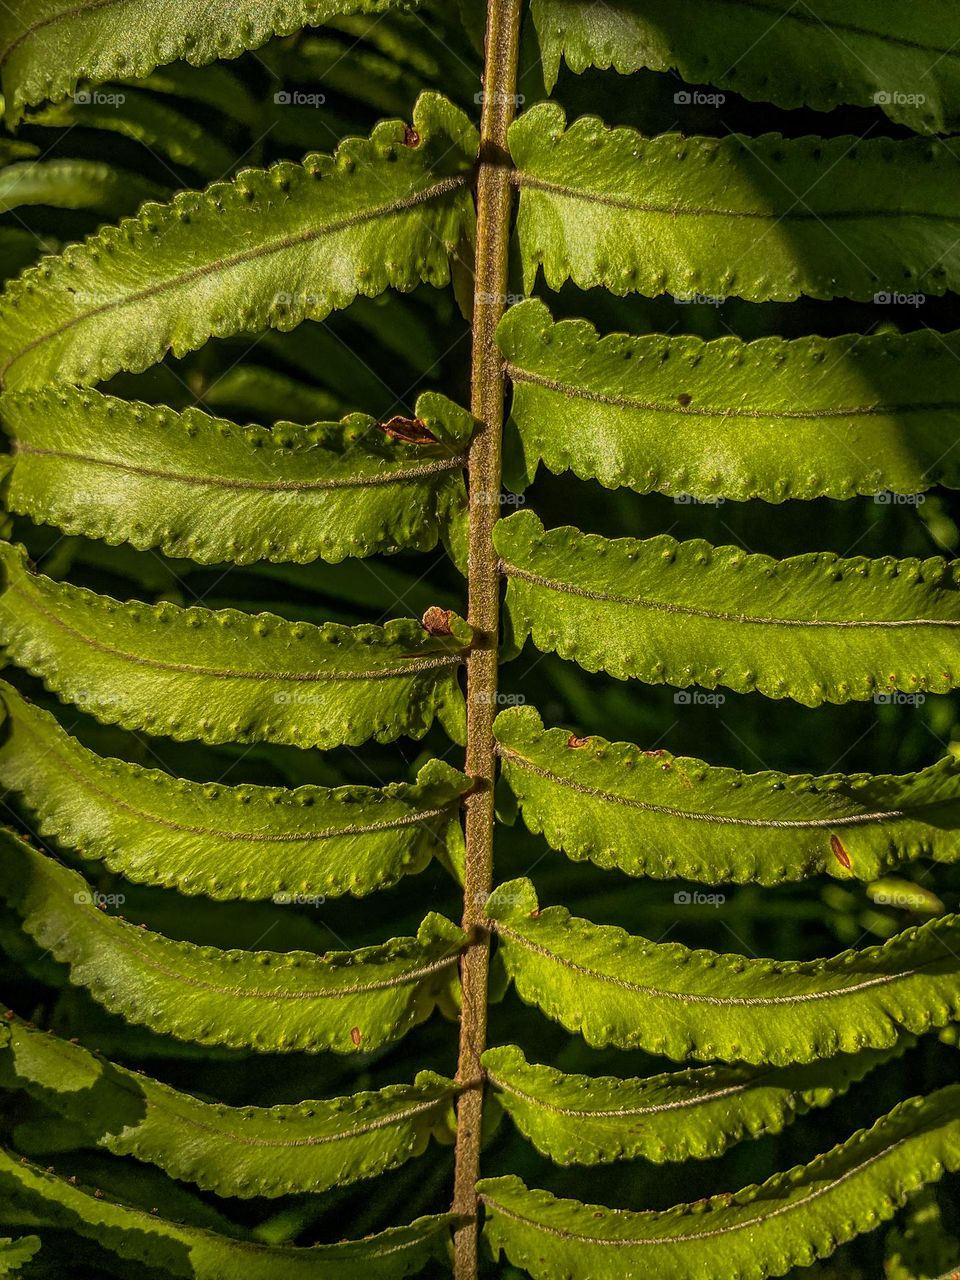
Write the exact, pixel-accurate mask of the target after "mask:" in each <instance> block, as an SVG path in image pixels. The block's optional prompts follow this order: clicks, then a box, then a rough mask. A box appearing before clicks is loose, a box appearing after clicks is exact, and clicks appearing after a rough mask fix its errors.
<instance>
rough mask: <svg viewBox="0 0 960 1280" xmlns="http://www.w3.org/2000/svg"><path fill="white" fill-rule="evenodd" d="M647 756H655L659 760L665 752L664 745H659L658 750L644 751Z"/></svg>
mask: <svg viewBox="0 0 960 1280" xmlns="http://www.w3.org/2000/svg"><path fill="white" fill-rule="evenodd" d="M643 754H644V755H645V756H653V758H654V760H659V759H660V757H661V756H662V755H663V754H664V750H663V747H657V749H656V751H644V753H643Z"/></svg>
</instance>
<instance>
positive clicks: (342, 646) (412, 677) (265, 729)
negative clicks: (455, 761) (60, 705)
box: [0, 543, 470, 748]
mask: <svg viewBox="0 0 960 1280" xmlns="http://www.w3.org/2000/svg"><path fill="white" fill-rule="evenodd" d="M0 566H2V569H3V574H4V591H3V594H2V596H0V642H2V643H3V644H4V645H6V647H7V652H8V655H9V656H10V657H11V658H12V659H13V660H14V661H15V662H16V663H18V664H19V665H20V666H23V667H25V668H26V669H27V670H28V671H31V672H32V673H33V674H34V675H38V676H41V677H42V678H43V679H44V681H45V682H46V684H47V686H48V687H49V688H50V689H52V690H53V691H54V692H56V693H57V694H58V695H59V696H60V697H61V698H62V699H63V700H64V701H67V702H73V703H76V704H78V705H81V706H83V707H84V708H85V709H86V710H88V711H89V712H90V713H91V714H92V715H95V716H96V717H97V719H99V720H102V721H104V722H106V723H108V724H119V725H122V726H123V727H124V728H128V729H133V728H137V729H146V730H148V731H149V732H150V733H154V734H168V735H169V736H170V737H172V738H178V739H187V738H199V739H201V740H202V741H204V742H210V743H217V742H264V741H266V742H279V743H287V744H290V745H293V746H300V747H311V746H319V747H324V748H328V747H333V746H340V745H342V744H347V745H350V746H356V745H359V744H360V743H362V742H366V741H367V740H368V739H370V738H375V739H376V740H377V741H378V742H392V741H393V740H394V739H395V738H398V737H400V736H401V735H404V734H406V735H408V736H410V737H415V738H416V737H422V736H423V734H424V733H426V731H427V730H428V729H429V727H430V725H431V723H432V722H433V719H434V716H438V717H439V718H440V721H441V723H442V724H443V725H444V727H445V728H446V729H447V731H448V733H450V734H451V736H453V737H454V738H456V739H459V738H460V737H462V731H463V695H462V693H461V692H460V689H459V686H458V684H457V669H458V667H459V665H460V663H461V661H462V660H463V657H464V653H465V649H466V646H467V645H468V644H469V640H470V631H469V628H468V627H467V625H466V623H464V622H462V621H461V620H460V619H457V618H453V619H452V620H451V624H450V625H451V628H452V631H451V634H449V635H430V634H428V633H427V632H426V631H424V630H423V628H422V627H421V626H420V624H419V623H416V622H414V621H413V620H412V619H396V620H394V621H393V622H389V623H387V625H386V626H385V627H379V626H373V625H362V626H358V627H345V626H341V625H340V624H339V623H332V622H331V623H325V624H324V625H323V626H320V627H316V626H310V625H308V624H307V623H294V622H285V621H284V620H283V619H282V618H278V617H275V616H273V615H272V614H259V615H257V616H256V617H253V616H251V615H249V614H245V613H240V612H238V611H237V610H235V609H218V610H211V609H202V608H200V607H192V608H187V609H184V608H181V607H179V606H178V605H173V604H167V603H163V604H158V605H145V604H139V603H136V602H131V603H128V604H120V603H118V602H117V601H116V600H113V599H111V598H110V597H108V596H100V595H97V594H96V593H95V592H93V591H89V590H87V589H86V588H83V587H74V586H70V585H69V584H66V583H62V582H54V581H52V580H51V579H50V578H46V577H44V576H43V575H42V574H36V573H32V572H30V569H29V566H28V562H27V557H26V553H25V552H24V551H23V549H22V548H21V547H16V546H13V545H11V544H10V543H0Z"/></svg>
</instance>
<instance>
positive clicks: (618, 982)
mask: <svg viewBox="0 0 960 1280" xmlns="http://www.w3.org/2000/svg"><path fill="white" fill-rule="evenodd" d="M489 926H490V928H491V929H492V930H493V931H494V932H495V933H497V934H500V935H502V936H503V937H506V938H508V939H509V940H510V941H511V942H515V943H517V944H518V946H521V947H523V948H524V949H525V950H527V951H531V952H533V954H534V955H538V956H541V957H543V958H544V959H546V960H549V961H551V962H552V963H553V964H556V965H558V966H559V967H560V968H562V969H569V970H570V971H571V972H572V973H578V974H581V975H583V976H584V977H586V978H589V979H591V980H593V981H596V982H604V983H607V984H609V985H611V986H615V987H618V988H620V989H621V990H623V991H629V992H631V993H632V994H634V995H640V996H652V997H653V998H655V999H667V1000H677V1001H679V1002H680V1003H681V1004H705V1005H712V1006H716V1007H726V1006H734V1007H737V1008H766V1007H768V1006H776V1005H786V1006H789V1005H795V1004H811V1003H813V1002H815V1001H820V1000H834V999H839V998H843V997H844V996H851V995H858V994H859V993H860V992H861V991H868V990H870V989H872V988H874V987H886V986H891V985H892V984H893V983H895V982H901V981H903V980H904V979H906V978H913V977H916V976H917V975H918V974H919V973H920V972H921V971H922V970H924V969H929V968H930V967H932V966H933V965H937V964H942V963H943V961H944V959H946V958H947V956H948V955H951V954H954V953H953V952H951V951H950V950H949V948H945V950H944V954H943V955H941V956H931V957H930V958H929V959H928V960H923V961H921V962H919V963H918V964H915V965H914V966H913V968H911V969H903V970H901V971H900V972H899V973H885V974H877V975H875V976H874V977H872V978H865V979H864V980H863V981H862V982H858V983H856V984H854V985H853V986H848V987H835V988H833V989H831V990H829V991H801V992H798V993H796V994H794V995H789V996H711V995H704V994H702V993H698V992H693V991H669V990H665V989H663V988H661V987H651V986H646V985H644V984H642V983H638V982H631V981H629V980H628V979H626V978H620V977H617V976H616V975H614V974H610V973H603V972H601V971H600V970H599V969H592V968H590V967H589V966H588V965H582V964H579V963H578V962H577V961H575V960H571V959H570V958H569V957H568V956H564V955H561V954H560V953H559V952H557V951H551V950H550V949H549V947H545V946H542V945H541V944H540V943H537V942H534V941H533V940H532V939H531V938H527V937H526V936H525V935H524V934H522V933H517V932H516V931H515V930H513V929H511V928H510V927H509V926H508V925H505V924H503V922H502V921H500V920H493V919H491V920H490V921H489ZM829 963H830V961H824V962H823V965H824V966H825V965H826V964H829ZM823 971H824V970H823V968H822V967H821V969H820V970H819V972H820V973H822V972H823ZM827 972H828V976H829V971H827ZM777 976H778V977H787V978H797V977H803V976H804V975H802V974H791V973H789V972H781V973H779V974H778V975H777Z"/></svg>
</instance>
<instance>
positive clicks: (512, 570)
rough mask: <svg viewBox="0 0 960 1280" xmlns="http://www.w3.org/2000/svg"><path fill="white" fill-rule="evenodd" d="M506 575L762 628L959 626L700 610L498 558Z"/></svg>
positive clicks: (956, 623)
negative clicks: (578, 581)
mask: <svg viewBox="0 0 960 1280" xmlns="http://www.w3.org/2000/svg"><path fill="white" fill-rule="evenodd" d="M500 569H501V572H502V573H503V574H504V576H505V577H508V578H519V579H520V580H521V581H522V582H529V583H531V584H533V585H534V586H537V587H545V588H547V590H549V591H558V592H560V593H562V594H564V595H571V596H579V597H581V598H582V599H584V600H596V601H599V602H600V603H602V604H624V605H633V606H636V607H637V608H640V609H653V610H656V611H657V612H660V613H675V614H680V615H681V616H683V617H688V618H704V619H706V620H709V621H711V622H735V623H751V624H753V625H755V626H763V627H830V628H836V629H840V630H850V629H854V628H859V629H864V628H868V627H869V628H878V629H889V628H902V627H960V618H880V619H876V618H776V617H771V618H767V617H757V616H754V615H752V614H742V613H728V612H725V611H724V610H720V609H703V608H701V607H699V606H697V605H692V604H689V605H688V604H676V603H675V602H672V601H669V600H654V599H652V598H650V597H647V596H623V595H619V594H617V593H616V592H613V591H597V590H591V589H590V588H588V587H581V586H578V585H577V584H576V583H572V582H563V581H561V580H560V579H559V578H549V577H547V576H545V575H544V574H539V573H532V572H531V571H530V570H528V569H521V568H520V567H519V566H518V565H514V564H511V563H510V562H509V561H508V560H501V561H500Z"/></svg>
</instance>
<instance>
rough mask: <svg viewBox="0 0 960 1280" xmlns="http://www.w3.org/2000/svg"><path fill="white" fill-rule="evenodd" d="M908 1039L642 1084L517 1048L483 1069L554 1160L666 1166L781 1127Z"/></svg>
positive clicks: (492, 1053) (494, 1052) (486, 1058)
mask: <svg viewBox="0 0 960 1280" xmlns="http://www.w3.org/2000/svg"><path fill="white" fill-rule="evenodd" d="M908 1043H910V1042H909V1040H908V1039H907V1038H905V1039H903V1040H901V1041H899V1042H898V1044H897V1045H896V1046H895V1047H894V1049H893V1050H890V1049H887V1050H880V1051H867V1052H866V1053H857V1054H842V1055H840V1056H839V1057H838V1058H828V1059H826V1060H825V1061H823V1062H815V1063H812V1064H811V1065H809V1066H802V1067H781V1068H779V1069H778V1068H771V1067H765V1066H764V1067H700V1068H697V1069H694V1070H689V1071H676V1072H673V1073H672V1074H665V1075H657V1076H648V1077H646V1078H645V1079H636V1080H622V1079H619V1078H615V1077H612V1076H604V1077H600V1078H598V1077H596V1076H584V1075H565V1074H564V1073H563V1072H562V1071H557V1070H556V1069H555V1068H554V1067H548V1066H542V1065H540V1064H538V1063H529V1062H527V1060H526V1058H525V1057H524V1056H523V1053H522V1052H521V1051H520V1049H518V1048H517V1047H516V1046H515V1045H505V1046H503V1047H502V1048H497V1049H488V1050H487V1051H486V1053H485V1054H484V1055H483V1065H484V1068H485V1069H486V1074H487V1079H488V1080H489V1082H490V1084H492V1085H493V1088H494V1090H495V1095H494V1096H495V1097H496V1099H497V1101H498V1102H499V1103H500V1105H501V1106H502V1107H503V1108H504V1110H505V1111H506V1112H507V1113H508V1115H509V1116H510V1118H511V1119H512V1120H513V1122H514V1124H515V1125H516V1126H517V1128H518V1129H519V1130H520V1132H521V1133H522V1134H523V1135H524V1137H525V1138H527V1139H529V1141H530V1142H532V1143H533V1145H534V1146H535V1147H536V1148H537V1150H538V1151H539V1152H540V1153H541V1154H542V1155H545V1156H546V1157H547V1158H548V1159H549V1160H553V1161H554V1162H555V1163H556V1164H561V1165H571V1164H584V1165H591V1164H605V1163H608V1162H609V1161H612V1160H632V1159H635V1158H636V1157H642V1158H643V1159H644V1160H652V1161H654V1162H655V1163H657V1164H662V1163H664V1162H666V1161H680V1160H690V1159H694V1160H707V1159H712V1158H713V1157H715V1156H720V1155H723V1153H724V1152H725V1151H726V1150H727V1149H728V1148H729V1147H731V1146H732V1145H733V1144H734V1143H736V1142H740V1141H741V1140H742V1139H744V1138H759V1137H761V1136H762V1135H764V1134H772V1133H781V1132H782V1131H783V1129H784V1128H786V1126H787V1125H788V1124H791V1123H792V1122H793V1121H794V1120H795V1119H796V1117H797V1116H802V1115H805V1114H806V1113H807V1112H808V1111H810V1110H811V1109H812V1108H814V1107H826V1106H828V1105H829V1104H830V1103H831V1102H833V1101H834V1099H836V1098H838V1097H840V1096H842V1095H843V1094H844V1093H846V1092H847V1090H848V1089H849V1088H850V1086H851V1085H852V1084H855V1083H857V1082H858V1081H860V1080H862V1079H863V1078H864V1076H866V1075H867V1074H869V1072H871V1071H872V1070H873V1069H874V1068H875V1067H877V1066H880V1065H881V1064H882V1063H884V1062H887V1061H889V1059H890V1058H891V1057H892V1056H894V1055H895V1054H899V1053H902V1052H903V1050H904V1049H905V1048H906V1047H907V1044H908Z"/></svg>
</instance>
